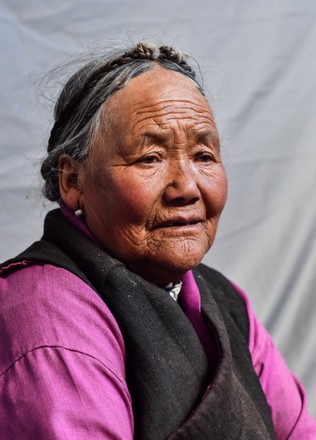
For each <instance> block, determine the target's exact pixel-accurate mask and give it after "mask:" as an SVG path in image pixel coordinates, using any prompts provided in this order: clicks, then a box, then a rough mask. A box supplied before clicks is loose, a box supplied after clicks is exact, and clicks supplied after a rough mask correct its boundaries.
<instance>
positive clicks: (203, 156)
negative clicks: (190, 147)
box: [197, 152, 216, 163]
mask: <svg viewBox="0 0 316 440" xmlns="http://www.w3.org/2000/svg"><path fill="white" fill-rule="evenodd" d="M197 159H198V160H199V161H200V162H204V163H207V162H216V160H215V157H214V155H213V154H211V153H207V152H200V153H198V154H197Z"/></svg>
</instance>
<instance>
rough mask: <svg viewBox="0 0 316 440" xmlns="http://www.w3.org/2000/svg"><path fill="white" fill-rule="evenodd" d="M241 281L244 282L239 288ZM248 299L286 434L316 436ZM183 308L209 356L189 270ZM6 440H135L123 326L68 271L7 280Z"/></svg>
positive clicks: (266, 378) (2, 290) (46, 270)
mask: <svg viewBox="0 0 316 440" xmlns="http://www.w3.org/2000/svg"><path fill="white" fill-rule="evenodd" d="M235 287H236V286H235ZM237 290H238V292H239V293H240V295H241V296H242V298H243V299H244V301H245V304H246V307H247V311H248V316H249V322H250V341H249V348H250V352H251V356H252V360H253V365H254V368H255V370H256V372H257V374H258V377H259V379H260V382H261V385H262V388H263V390H264V392H265V395H266V398H267V401H268V404H269V406H270V408H271V413H272V418H273V422H274V425H275V429H276V432H277V438H278V439H287V438H289V439H292V440H296V439H297V440H309V439H315V438H316V422H315V421H314V420H313V419H312V418H311V417H310V415H309V414H308V411H307V406H306V394H305V392H304V390H303V388H302V386H301V385H300V383H299V382H298V381H297V380H296V379H295V378H294V377H293V375H292V374H291V372H290V371H289V370H288V368H287V367H286V365H285V363H284V361H283V359H282V357H281V356H280V354H279V352H278V351H277V350H276V348H275V346H274V344H273V342H272V340H271V338H270V336H269V335H268V333H267V332H266V330H265V329H264V328H263V327H262V325H261V324H260V323H259V322H258V320H257V319H256V317H255V316H254V314H253V312H252V310H251V307H250V304H249V300H248V299H247V297H246V295H245V294H244V293H243V292H242V291H241V290H240V288H239V287H237ZM181 295H183V302H184V303H185V304H186V305H185V306H183V308H184V310H185V313H186V314H187V316H188V317H189V319H190V320H191V322H192V325H193V326H194V328H195V329H196V331H197V333H198V335H199V337H200V339H201V342H202V344H203V346H204V347H206V351H207V352H208V355H209V356H211V355H212V348H211V347H210V346H209V345H210V340H211V339H208V330H207V328H206V327H205V324H204V320H203V318H202V315H201V309H200V294H199V291H198V288H197V285H196V283H195V280H194V278H193V275H192V272H188V273H187V274H186V275H185V276H184V278H183V289H182V292H181ZM0 316H1V319H0V347H1V348H0V350H1V356H0V377H1V379H0V438H1V439H6V440H11V439H12V440H13V439H19V438H21V439H22V438H23V439H24V440H37V439H38V440H39V439H41V440H42V439H45V440H51V439H76V440H83V439H95V440H98V439H103V440H104V439H122V440H131V439H132V438H133V413H132V406H131V398H130V394H129V391H128V388H127V384H126V379H125V348H124V341H123V338H122V335H121V332H120V329H119V327H118V325H117V323H116V321H115V319H114V317H113V315H112V314H111V312H110V310H109V309H108V308H107V306H106V305H105V303H104V302H103V301H102V300H101V299H100V298H99V297H98V295H97V294H96V293H95V292H94V291H93V290H92V289H91V288H90V287H89V286H88V285H86V284H85V283H84V282H83V281H81V280H80V279H79V278H78V277H76V276H75V275H73V274H71V273H69V272H68V271H66V270H64V269H61V268H57V267H54V266H51V265H48V264H44V265H38V264H36V265H25V267H23V266H21V269H20V270H17V271H15V272H13V273H12V274H10V275H9V276H8V277H6V278H0Z"/></svg>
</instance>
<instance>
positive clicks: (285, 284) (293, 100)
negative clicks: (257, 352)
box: [0, 0, 316, 416]
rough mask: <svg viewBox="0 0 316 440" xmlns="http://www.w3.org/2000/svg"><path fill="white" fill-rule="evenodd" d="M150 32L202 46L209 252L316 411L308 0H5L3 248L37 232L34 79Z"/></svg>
mask: <svg viewBox="0 0 316 440" xmlns="http://www.w3.org/2000/svg"><path fill="white" fill-rule="evenodd" d="M139 39H153V40H155V41H157V40H158V41H161V42H164V43H167V44H171V45H174V46H176V47H179V48H181V49H182V50H184V51H185V52H188V53H190V54H192V55H194V57H195V58H196V59H197V60H198V62H199V63H200V65H201V69H202V72H203V75H204V79H205V83H206V88H207V90H208V91H209V97H210V100H211V102H212V105H213V108H214V110H215V115H216V118H217V121H218V125H219V129H220V132H221V136H222V148H223V152H224V160H225V163H226V168H227V173H228V178H229V199H228V203H227V207H226V209H225V212H224V214H223V217H222V222H221V226H220V229H219V232H218V237H217V241H216V243H215V245H214V246H213V248H212V250H211V251H210V252H209V254H208V255H207V256H206V258H205V260H206V262H207V263H208V264H209V265H212V266H213V267H215V268H217V269H219V270H221V271H222V272H224V273H225V274H226V275H227V276H228V277H230V278H231V279H233V280H235V281H236V282H237V283H239V284H240V285H241V286H242V287H243V288H244V289H245V290H246V292H247V293H248V295H249V296H250V297H251V299H252V302H253V306H254V309H255V311H256V313H257V315H259V317H260V318H261V320H262V321H263V322H264V324H265V325H266V327H267V328H268V330H269V331H270V332H271V333H272V335H273V337H274V340H275V342H276V344H277V346H278V347H279V349H280V350H281V352H282V354H283V356H284V357H285V358H286V361H287V363H288V365H289V366H290V367H291V369H292V370H293V371H294V373H295V374H296V375H297V376H298V377H299V378H300V380H301V381H302V382H303V383H304V385H305V387H306V388H307V390H308V393H309V400H310V408H311V410H312V413H313V415H314V416H315V415H316V368H315V363H316V337H315V335H316V320H315V318H316V292H315V290H316V270H315V269H316V250H315V245H316V238H315V227H316V203H315V188H316V145H315V144H316V2H315V1H314V0H304V1H301V0H274V1H273V2H272V1H270V2H267V1H266V0H227V1H226V2H223V1H220V0H200V1H199V0H196V1H191V0H174V1H172V2H171V1H170V0H159V1H157V0H147V1H146V2H145V1H132V0H130V1H128V0H125V1H124V0H55V1H53V2H52V1H49V0H28V1H27V2H24V0H15V1H13V0H1V4H0V56H1V58H0V94H1V100H0V124H1V136H0V197H1V198H0V200H1V209H0V222H1V232H0V259H1V260H4V259H7V258H9V257H11V256H13V255H15V254H17V253H18V252H19V251H21V250H23V248H24V247H26V245H28V244H30V243H31V242H32V241H33V240H34V239H37V238H39V237H40V235H41V231H42V220H43V217H44V213H45V212H46V210H47V209H48V208H49V207H50V206H49V205H48V204H47V203H45V202H44V201H43V199H42V197H41V195H40V187H41V180H40V177H39V161H40V159H41V158H42V157H43V156H44V150H45V147H46V142H47V137H48V134H49V130H50V124H51V121H52V116H51V112H52V109H51V106H50V105H48V103H47V102H46V103H44V102H43V100H42V99H39V97H38V92H37V89H36V87H35V86H34V83H35V81H36V80H37V79H38V78H39V76H40V75H41V74H42V73H43V72H47V71H48V70H49V69H50V68H52V67H53V66H55V65H56V64H58V63H60V61H62V60H63V59H65V58H67V56H73V55H74V54H76V53H79V51H81V50H82V48H83V47H84V46H86V45H91V44H92V43H93V42H97V43H98V45H100V43H102V42H104V44H105V45H106V46H107V47H108V46H111V41H115V42H117V41H122V42H127V41H133V42H135V41H138V40H139Z"/></svg>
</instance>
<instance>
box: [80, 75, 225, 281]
mask: <svg viewBox="0 0 316 440" xmlns="http://www.w3.org/2000/svg"><path fill="white" fill-rule="evenodd" d="M103 115H104V116H103V123H102V124H101V125H102V126H103V128H102V127H101V129H100V134H99V137H98V138H97V139H96V140H95V141H94V144H93V146H92V150H91V155H90V160H89V161H88V163H87V165H86V167H85V169H84V179H83V185H82V193H81V196H80V202H81V205H82V206H83V207H84V212H85V219H86V223H87V225H88V227H89V228H90V230H91V231H92V233H93V234H94V236H95V237H96V238H97V239H98V240H99V242H100V243H101V244H102V245H103V246H104V247H105V249H107V251H108V252H109V253H110V254H111V255H112V256H113V257H115V258H116V259H118V260H120V261H122V262H123V263H125V265H126V266H127V267H128V268H129V269H130V270H132V271H133V272H136V273H138V274H139V275H141V276H142V277H143V278H145V279H148V280H149V281H152V282H154V283H157V284H165V283H169V282H171V281H176V280H178V279H179V278H180V277H181V275H182V274H183V273H184V272H186V271H187V270H189V269H192V268H193V267H195V266H196V265H197V264H198V263H199V262H200V261H201V259H202V258H203V256H204V255H205V253H206V252H207V251H208V250H209V248H210V246H211V245H212V243H213V240H214V237H215V233H216V228H217V223H218V219H219V216H220V214H221V212H222V209H223V207H224V204H225V201H226V191H227V188H226V176H225V171H224V168H223V164H222V162H221V156H220V146H219V139H218V132H217V129H216V126H215V122H214V118H213V115H212V112H211V110H210V108H209V106H208V104H207V102H206V100H205V98H204V97H203V96H202V95H201V93H200V92H199V91H198V90H197V89H196V87H195V85H194V84H193V83H192V82H191V81H190V80H189V79H187V78H186V77H184V76H182V75H181V74H178V73H175V72H172V71H168V70H164V69H162V68H156V69H154V70H152V71H149V72H146V73H144V74H142V75H140V76H138V77H136V78H134V79H132V80H131V81H130V82H129V83H128V85H127V86H126V87H125V88H123V89H122V90H120V91H118V92H117V93H115V94H114V95H113V96H112V97H111V98H110V99H109V100H108V101H107V103H106V104H105V108H104V112H103Z"/></svg>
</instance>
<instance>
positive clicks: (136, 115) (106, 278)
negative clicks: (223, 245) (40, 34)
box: [0, 43, 316, 440]
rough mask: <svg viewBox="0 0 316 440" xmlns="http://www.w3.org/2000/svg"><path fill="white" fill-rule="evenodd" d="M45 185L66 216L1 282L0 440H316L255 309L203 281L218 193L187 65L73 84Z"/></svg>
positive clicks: (206, 116) (208, 135)
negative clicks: (202, 262)
mask: <svg viewBox="0 0 316 440" xmlns="http://www.w3.org/2000/svg"><path fill="white" fill-rule="evenodd" d="M42 175H43V178H44V179H45V194H46V196H47V198H48V199H49V200H52V201H57V202H58V203H59V205H60V208H59V209H56V210H53V211H51V212H50V213H49V214H48V215H47V217H46V220H45V226H44V235H43V238H42V239H41V240H40V241H38V242H36V243H34V244H33V245H32V246H31V247H30V248H28V249H27V250H26V251H24V252H23V253H22V254H20V255H19V256H17V257H16V258H13V259H12V260H9V261H7V262H6V263H4V264H3V265H2V269H1V314H2V319H1V324H0V325H1V327H0V335H1V336H0V338H1V360H0V362H1V397H0V399H1V404H0V434H1V435H0V437H1V438H3V439H6V440H9V439H22V438H23V439H27V440H34V439H35V440H36V439H46V440H47V439H48V440H50V439H76V440H80V439H124V440H128V439H132V438H135V439H148V440H152V439H153V440H163V439H167V438H168V439H221V440H222V439H230V440H231V439H236V440H237V439H274V438H278V439H286V438H291V439H300V440H301V439H304V440H306V439H312V438H316V423H315V422H314V421H313V420H312V419H311V417H310V416H309V414H308V412H307V409H306V397H305V393H304V390H303V389H302V386H301V385H300V384H299V383H298V381H297V380H296V379H295V378H294V377H293V376H292V374H291V373H290V372H289V370H288V369H287V367H286V366H285V364H284V362H283V360H282V358H281V357H280V355H279V353H278V352H277V350H276V348H275V347H274V345H273V343H272V342H271V339H270V337H269V335H268V334H267V333H266V331H265V330H264V329H263V328H262V326H261V325H260V323H259V322H258V321H257V319H256V318H255V316H254V314H253V312H252V311H251V309H250V306H249V302H248V300H247V298H246V296H245V294H244V293H242V291H241V290H240V289H239V288H238V287H237V286H234V285H233V284H232V283H230V282H229V281H228V280H227V279H226V278H225V277H224V276H223V275H221V274H219V273H218V272H216V271H215V270H212V269H209V268H207V267H206V266H204V265H201V264H200V262H201V260H202V258H203V256H204V255H205V253H206V252H207V251H208V250H209V248H210V246H211V245H212V243H213V240H214V237H215V234H216V228H217V224H218V220H219V217H220V214H221V212H222V209H223V207H224V205H225V200H226V191H227V189H226V176H225V170H224V167H223V164H222V161H221V155H220V144H219V137H218V132H217V129H216V124H215V122H214V118H213V114H212V111H211V109H210V106H209V104H208V102H207V101H206V99H205V96H204V93H203V90H202V88H201V85H200V84H199V83H198V82H197V79H196V77H195V73H194V71H193V70H192V68H191V67H190V65H189V64H188V61H187V59H186V58H185V57H184V56H183V55H181V53H180V52H178V51H177V50H175V49H173V48H170V47H166V46H162V47H159V48H158V47H155V46H153V45H150V44H145V43H140V44H138V45H137V46H136V47H134V48H132V49H131V50H127V51H126V50H125V51H122V52H121V53H116V54H114V55H113V54H111V55H109V56H104V57H100V58H99V59H94V60H93V61H92V62H90V63H89V64H87V65H85V66H84V67H83V68H81V69H80V70H79V71H78V72H77V73H75V74H74V75H73V76H72V77H71V78H70V79H69V81H68V82H67V84H66V85H65V86H64V89H63V90H62V92H61V95H60V97H59V99H58V102H57V104H56V107H55V124H54V126H53V129H52V131H51V136H50V139H49V143H48V155H47V158H46V159H45V161H44V163H43V165H42Z"/></svg>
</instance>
